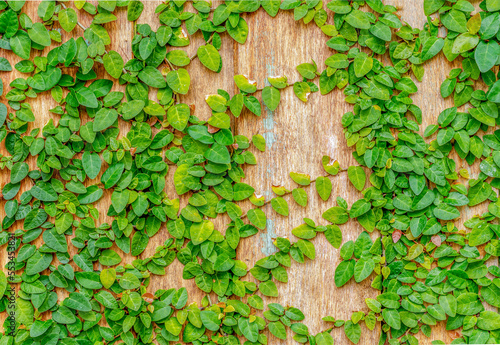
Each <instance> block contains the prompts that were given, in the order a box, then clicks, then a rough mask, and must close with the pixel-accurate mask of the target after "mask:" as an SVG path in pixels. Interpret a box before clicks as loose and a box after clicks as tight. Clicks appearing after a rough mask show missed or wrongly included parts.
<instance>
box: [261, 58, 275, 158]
mask: <svg viewBox="0 0 500 345" xmlns="http://www.w3.org/2000/svg"><path fill="white" fill-rule="evenodd" d="M266 72H267V73H266V74H267V77H270V76H273V75H274V73H275V69H274V56H272V57H271V63H268V64H266ZM269 85H271V84H269V82H268V81H267V78H266V86H269ZM265 108H266V117H265V118H264V119H262V124H263V126H264V129H265V132H264V133H262V136H263V137H264V139H266V148H267V149H268V150H270V149H272V147H273V144H274V143H275V142H276V134H275V133H274V125H275V123H276V122H274V112H272V111H271V110H269V109H268V108H267V107H265Z"/></svg>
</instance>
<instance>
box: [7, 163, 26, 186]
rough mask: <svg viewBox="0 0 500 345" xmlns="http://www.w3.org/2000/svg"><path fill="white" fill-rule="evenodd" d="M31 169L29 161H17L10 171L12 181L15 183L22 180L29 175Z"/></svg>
mask: <svg viewBox="0 0 500 345" xmlns="http://www.w3.org/2000/svg"><path fill="white" fill-rule="evenodd" d="M29 171H30V168H29V166H28V164H27V163H25V162H17V163H15V164H14V165H13V166H12V169H11V171H10V183H12V184H14V183H18V182H21V181H22V180H23V179H24V178H25V177H26V176H28V173H29Z"/></svg>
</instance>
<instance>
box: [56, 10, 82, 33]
mask: <svg viewBox="0 0 500 345" xmlns="http://www.w3.org/2000/svg"><path fill="white" fill-rule="evenodd" d="M58 18H59V24H60V25H61V27H62V28H63V29H64V31H66V32H71V31H73V29H74V28H75V26H76V24H77V23H78V15H77V13H76V11H75V10H74V9H72V8H65V9H62V10H61V11H59V14H58Z"/></svg>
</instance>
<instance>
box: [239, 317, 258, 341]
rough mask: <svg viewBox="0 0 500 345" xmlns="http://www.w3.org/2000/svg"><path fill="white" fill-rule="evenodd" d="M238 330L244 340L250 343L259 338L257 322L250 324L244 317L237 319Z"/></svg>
mask: <svg viewBox="0 0 500 345" xmlns="http://www.w3.org/2000/svg"><path fill="white" fill-rule="evenodd" d="M238 328H239V329H240V332H241V333H242V334H243V336H244V337H245V338H247V339H248V340H249V341H251V342H256V341H257V340H258V338H259V326H258V324H257V322H250V320H249V319H248V318H246V317H240V318H239V319H238Z"/></svg>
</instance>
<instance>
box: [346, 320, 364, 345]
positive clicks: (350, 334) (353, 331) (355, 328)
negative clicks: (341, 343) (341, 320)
mask: <svg viewBox="0 0 500 345" xmlns="http://www.w3.org/2000/svg"><path fill="white" fill-rule="evenodd" d="M344 333H345V335H346V336H347V338H349V340H350V341H352V342H353V343H354V344H357V343H358V342H359V339H360V338H361V326H360V325H359V323H353V322H352V321H351V320H348V321H346V323H345V325H344Z"/></svg>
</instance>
